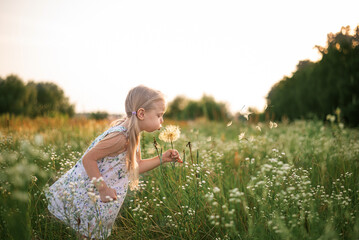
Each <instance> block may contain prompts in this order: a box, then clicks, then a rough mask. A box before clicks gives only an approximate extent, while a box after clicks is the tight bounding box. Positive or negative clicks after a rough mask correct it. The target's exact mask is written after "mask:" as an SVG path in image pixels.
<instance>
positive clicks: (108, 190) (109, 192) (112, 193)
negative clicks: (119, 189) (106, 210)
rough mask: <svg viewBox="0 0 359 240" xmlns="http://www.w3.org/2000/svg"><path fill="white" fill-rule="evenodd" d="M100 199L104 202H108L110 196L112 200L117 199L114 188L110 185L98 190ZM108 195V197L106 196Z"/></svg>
mask: <svg viewBox="0 0 359 240" xmlns="http://www.w3.org/2000/svg"><path fill="white" fill-rule="evenodd" d="M99 193H100V198H101V201H102V202H104V203H107V202H110V198H112V199H113V200H116V199H117V193H116V190H115V189H113V188H110V187H107V186H106V187H104V188H103V189H101V190H99ZM106 196H108V197H106Z"/></svg>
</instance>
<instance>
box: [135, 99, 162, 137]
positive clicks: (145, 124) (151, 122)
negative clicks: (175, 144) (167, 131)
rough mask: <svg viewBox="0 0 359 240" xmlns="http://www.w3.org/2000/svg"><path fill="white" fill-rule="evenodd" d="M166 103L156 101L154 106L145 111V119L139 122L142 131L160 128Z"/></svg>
mask: <svg viewBox="0 0 359 240" xmlns="http://www.w3.org/2000/svg"><path fill="white" fill-rule="evenodd" d="M165 109H166V104H165V102H164V101H157V102H155V103H154V108H152V109H150V110H147V111H144V112H143V120H142V121H140V122H139V124H140V129H141V131H142V130H144V131H146V132H153V131H156V130H159V129H160V128H161V127H162V123H163V114H164V113H165Z"/></svg>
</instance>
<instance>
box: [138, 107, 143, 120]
mask: <svg viewBox="0 0 359 240" xmlns="http://www.w3.org/2000/svg"><path fill="white" fill-rule="evenodd" d="M137 118H138V119H139V120H143V119H145V109H143V108H139V109H138V110H137Z"/></svg>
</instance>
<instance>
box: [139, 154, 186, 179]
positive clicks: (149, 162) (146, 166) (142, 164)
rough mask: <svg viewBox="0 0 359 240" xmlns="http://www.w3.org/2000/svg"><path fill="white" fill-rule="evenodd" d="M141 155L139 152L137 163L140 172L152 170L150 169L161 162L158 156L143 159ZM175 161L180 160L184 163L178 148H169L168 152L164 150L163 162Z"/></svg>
mask: <svg viewBox="0 0 359 240" xmlns="http://www.w3.org/2000/svg"><path fill="white" fill-rule="evenodd" d="M140 155H141V154H140V153H139V152H137V163H138V169H139V173H140V174H141V173H144V172H147V171H150V170H152V169H154V168H156V167H158V166H159V165H160V164H161V163H160V159H159V157H158V156H157V157H153V158H149V159H141V156H140ZM173 161H178V162H179V163H182V160H181V158H180V156H179V153H178V151H177V150H176V149H170V150H167V151H166V152H164V153H163V154H162V162H163V163H165V162H173Z"/></svg>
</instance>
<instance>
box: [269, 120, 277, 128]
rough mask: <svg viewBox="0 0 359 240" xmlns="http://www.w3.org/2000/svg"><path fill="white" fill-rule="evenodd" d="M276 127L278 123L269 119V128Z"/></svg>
mask: <svg viewBox="0 0 359 240" xmlns="http://www.w3.org/2000/svg"><path fill="white" fill-rule="evenodd" d="M276 127H278V124H277V123H275V122H272V121H269V128H271V129H272V128H276Z"/></svg>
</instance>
